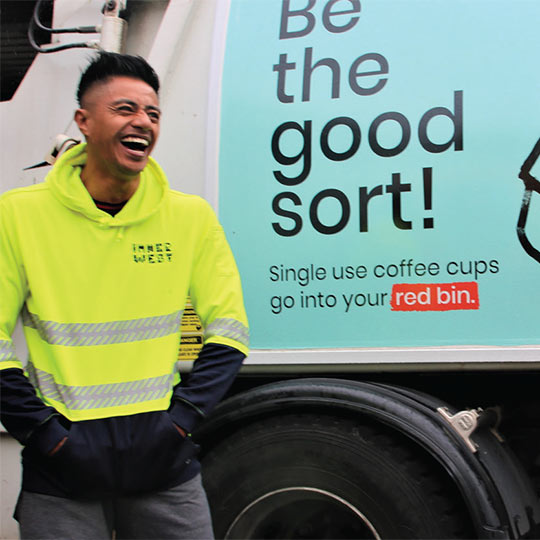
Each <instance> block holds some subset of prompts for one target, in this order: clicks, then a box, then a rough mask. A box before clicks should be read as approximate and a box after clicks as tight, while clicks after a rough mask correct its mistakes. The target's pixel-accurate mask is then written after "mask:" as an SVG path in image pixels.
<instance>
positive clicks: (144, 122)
mask: <svg viewBox="0 0 540 540" xmlns="http://www.w3.org/2000/svg"><path fill="white" fill-rule="evenodd" d="M132 124H133V125H134V126H135V127H138V128H141V129H145V130H150V129H152V120H151V119H150V116H149V115H148V113H147V112H146V111H145V110H143V109H140V110H139V111H137V114H136V115H135V116H134V117H133V121H132Z"/></svg>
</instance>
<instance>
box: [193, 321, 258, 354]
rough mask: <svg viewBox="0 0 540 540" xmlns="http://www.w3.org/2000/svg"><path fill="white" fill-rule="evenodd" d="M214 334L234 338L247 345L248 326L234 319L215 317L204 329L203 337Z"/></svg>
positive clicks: (209, 336) (206, 337)
mask: <svg viewBox="0 0 540 540" xmlns="http://www.w3.org/2000/svg"><path fill="white" fill-rule="evenodd" d="M214 336H220V337H226V338H230V339H234V340H235V341H238V343H241V344H242V345H245V346H246V347H248V346H249V328H248V327H247V326H245V325H244V324H242V323H241V322H240V321H237V320H235V319H216V320H214V321H212V322H211V323H210V324H209V325H208V326H207V327H206V329H205V331H204V339H209V338H211V337H214Z"/></svg>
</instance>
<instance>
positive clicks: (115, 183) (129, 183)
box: [81, 164, 140, 203]
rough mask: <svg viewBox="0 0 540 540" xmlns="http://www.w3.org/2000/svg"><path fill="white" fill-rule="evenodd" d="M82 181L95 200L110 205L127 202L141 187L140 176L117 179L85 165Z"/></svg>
mask: <svg viewBox="0 0 540 540" xmlns="http://www.w3.org/2000/svg"><path fill="white" fill-rule="evenodd" d="M81 180H82V183H83V184H84V186H85V187H86V189H87V191H88V193H89V194H90V196H91V197H92V198H93V199H96V200H98V201H103V202H108V203H120V202H125V201H127V200H128V199H130V198H131V196H132V195H133V194H134V193H135V191H136V190H137V188H138V187H139V182H140V175H137V176H134V177H132V178H131V177H130V178H117V177H115V176H112V175H109V174H103V173H101V172H100V171H98V170H92V168H91V167H88V164H87V165H85V166H84V167H83V169H82V171H81Z"/></svg>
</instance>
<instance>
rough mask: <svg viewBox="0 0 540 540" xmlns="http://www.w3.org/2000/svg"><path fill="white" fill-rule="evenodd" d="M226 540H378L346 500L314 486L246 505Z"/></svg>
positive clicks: (286, 490)
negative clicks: (279, 539) (312, 539)
mask: <svg viewBox="0 0 540 540" xmlns="http://www.w3.org/2000/svg"><path fill="white" fill-rule="evenodd" d="M225 538H226V539H233V538H246V539H247V538H260V539H277V538H289V539H302V538H320V539H330V538H332V539H342V540H343V539H375V540H380V538H381V537H380V535H379V534H378V533H377V531H376V529H375V527H374V526H373V524H372V523H371V522H370V521H369V519H367V517H366V516H365V515H364V514H363V513H362V512H360V510H359V509H358V508H356V507H355V506H354V505H352V504H351V503H349V502H348V501H346V500H345V499H343V498H341V497H339V496H338V495H335V494H334V493H330V492H329V491H325V490H322V489H317V488H312V487H300V486H299V487H289V488H284V489H278V490H275V491H271V492H269V493H266V494H264V495H263V496H262V497H259V498H258V499H256V500H255V501H253V502H251V503H250V504H249V505H248V506H246V507H245V508H244V509H243V510H242V511H241V512H240V513H239V514H238V516H237V517H236V518H235V520H234V521H233V523H232V525H231V526H230V527H229V529H228V530H227V533H226V534H225Z"/></svg>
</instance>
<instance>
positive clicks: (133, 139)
mask: <svg viewBox="0 0 540 540" xmlns="http://www.w3.org/2000/svg"><path fill="white" fill-rule="evenodd" d="M122 142H127V143H135V144H142V145H143V146H148V145H149V144H150V142H149V141H147V140H146V139H143V138H142V137H133V136H128V137H124V138H123V139H122Z"/></svg>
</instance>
